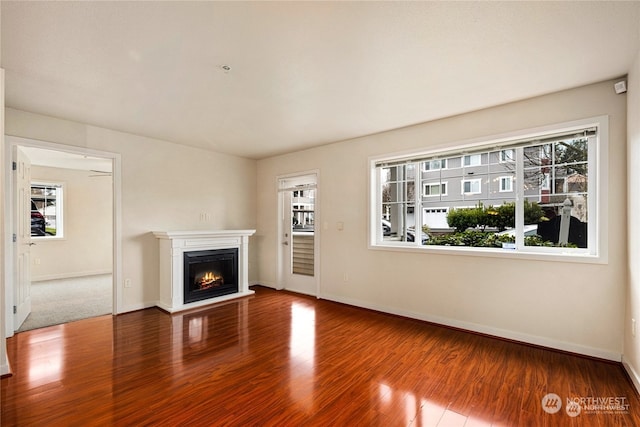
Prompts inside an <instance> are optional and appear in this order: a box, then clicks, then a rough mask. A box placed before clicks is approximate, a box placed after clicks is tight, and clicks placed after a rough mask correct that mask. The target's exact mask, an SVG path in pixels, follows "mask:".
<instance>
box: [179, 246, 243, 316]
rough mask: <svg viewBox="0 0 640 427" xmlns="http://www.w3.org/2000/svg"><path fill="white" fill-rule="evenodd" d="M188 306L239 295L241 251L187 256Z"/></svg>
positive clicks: (210, 251)
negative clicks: (207, 300) (230, 295)
mask: <svg viewBox="0 0 640 427" xmlns="http://www.w3.org/2000/svg"><path fill="white" fill-rule="evenodd" d="M183 285H184V303H185V304H187V303H190V302H195V301H202V300H206V299H210V298H215V297H219V296H223V295H229V294H234V293H237V292H238V249H237V248H229V249H217V250H207V251H192V252H185V253H184V281H183Z"/></svg>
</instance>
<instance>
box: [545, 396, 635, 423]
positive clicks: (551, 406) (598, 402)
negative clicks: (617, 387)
mask: <svg viewBox="0 0 640 427" xmlns="http://www.w3.org/2000/svg"><path fill="white" fill-rule="evenodd" d="M541 404H542V409H543V410H544V411H545V412H546V413H548V414H555V413H558V412H560V409H562V406H563V400H562V398H560V396H558V395H557V394H555V393H548V394H546V395H545V396H544V397H543V398H542V401H541ZM564 408H565V412H566V414H567V415H568V416H570V417H577V416H578V415H580V414H616V415H619V414H628V413H629V401H628V400H627V398H626V397H622V396H609V397H595V396H572V397H567V398H566V400H564Z"/></svg>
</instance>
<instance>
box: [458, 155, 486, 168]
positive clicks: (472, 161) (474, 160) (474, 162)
mask: <svg viewBox="0 0 640 427" xmlns="http://www.w3.org/2000/svg"><path fill="white" fill-rule="evenodd" d="M467 160H468V162H467ZM480 165H482V154H467V155H465V156H463V157H462V166H464V167H472V166H480Z"/></svg>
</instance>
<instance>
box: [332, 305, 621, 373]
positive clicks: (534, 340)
mask: <svg viewBox="0 0 640 427" xmlns="http://www.w3.org/2000/svg"><path fill="white" fill-rule="evenodd" d="M320 298H322V299H326V300H329V301H334V302H339V303H342V304H348V305H353V306H356V307H361V308H366V309H369V310H375V311H380V312H383V313H388V314H395V315H397V316H403V317H409V318H412V319H418V320H424V321H426V322H430V323H435V324H438V325H443V326H450V327H453V328H457V329H463V330H466V331H470V332H477V333H481V334H485V335H491V336H494V337H498V338H505V339H508V340H513V341H519V342H522V343H526V344H533V345H536V346H541V347H547V348H552V349H556V350H561V351H568V352H571V353H576V354H582V355H585V356H590V357H597V358H599V359H605V360H611V361H614V362H621V361H622V354H620V353H616V352H612V351H608V350H603V349H599V348H593V347H587V346H583V345H580V344H575V343H570V342H564V341H557V340H553V339H549V338H546V337H540V336H536V335H528V334H523V333H520V332H516V331H509V330H506V329H499V328H493V327H490V326H485V325H479V324H476V323H471V322H464V321H460V320H456V319H449V318H446V317H440V316H431V315H427V314H423V313H416V312H412V311H407V310H400V309H393V308H389V307H386V306H381V305H378V304H371V303H369V302H364V301H360V300H355V299H351V298H344V297H339V296H335V295H327V294H322V295H320Z"/></svg>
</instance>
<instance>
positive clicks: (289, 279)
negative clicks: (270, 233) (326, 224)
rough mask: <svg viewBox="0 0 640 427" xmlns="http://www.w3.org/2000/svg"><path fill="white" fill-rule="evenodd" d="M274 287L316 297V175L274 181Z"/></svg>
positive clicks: (317, 290)
mask: <svg viewBox="0 0 640 427" xmlns="http://www.w3.org/2000/svg"><path fill="white" fill-rule="evenodd" d="M278 218H279V221H278V222H279V224H278V236H279V237H278V245H279V248H280V250H279V251H278V283H279V285H280V287H282V288H284V289H287V290H290V291H294V292H300V293H304V294H307V295H314V296H319V295H320V289H319V284H320V280H319V277H318V276H319V268H318V267H319V255H320V250H319V243H320V227H319V226H318V224H319V222H318V218H319V205H318V172H316V171H314V172H306V173H302V174H296V175H287V176H281V177H278Z"/></svg>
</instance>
